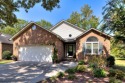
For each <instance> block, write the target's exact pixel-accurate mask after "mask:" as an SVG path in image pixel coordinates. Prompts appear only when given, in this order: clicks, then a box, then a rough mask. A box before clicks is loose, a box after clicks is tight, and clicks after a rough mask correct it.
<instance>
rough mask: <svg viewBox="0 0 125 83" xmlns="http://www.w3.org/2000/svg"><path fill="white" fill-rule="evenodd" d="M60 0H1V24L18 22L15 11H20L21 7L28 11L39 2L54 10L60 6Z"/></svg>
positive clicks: (44, 6) (47, 8)
mask: <svg viewBox="0 0 125 83" xmlns="http://www.w3.org/2000/svg"><path fill="white" fill-rule="evenodd" d="M59 2H60V0H6V1H5V0H0V26H1V27H2V26H5V25H10V26H12V25H14V24H15V23H16V22H17V18H16V15H15V14H14V12H18V11H19V8H24V9H25V11H26V12H28V10H29V9H30V8H32V7H34V6H35V5H36V4H37V3H41V6H42V7H43V8H44V9H46V10H50V11H51V10H53V8H55V7H59V5H58V4H59Z"/></svg>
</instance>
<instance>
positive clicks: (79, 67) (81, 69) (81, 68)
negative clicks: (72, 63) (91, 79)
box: [75, 65, 86, 72]
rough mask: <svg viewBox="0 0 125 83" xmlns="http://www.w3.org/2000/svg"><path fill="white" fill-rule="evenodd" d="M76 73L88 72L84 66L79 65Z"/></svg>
mask: <svg viewBox="0 0 125 83" xmlns="http://www.w3.org/2000/svg"><path fill="white" fill-rule="evenodd" d="M75 70H76V72H84V71H85V70H86V68H85V66H84V65H78V66H76V69H75Z"/></svg>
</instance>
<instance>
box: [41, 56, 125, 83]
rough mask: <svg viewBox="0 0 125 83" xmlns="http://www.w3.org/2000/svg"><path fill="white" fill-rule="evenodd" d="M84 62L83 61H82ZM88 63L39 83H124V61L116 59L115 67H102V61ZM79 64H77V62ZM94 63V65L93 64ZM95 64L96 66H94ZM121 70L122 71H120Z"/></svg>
mask: <svg viewBox="0 0 125 83" xmlns="http://www.w3.org/2000/svg"><path fill="white" fill-rule="evenodd" d="M83 62H84V61H83ZM89 62H90V63H87V64H85V63H80V64H78V65H77V66H76V67H74V68H70V69H68V70H66V71H65V72H59V73H58V74H57V75H56V76H52V77H50V78H48V79H46V80H42V81H40V82H39V83H50V82H52V83H86V82H88V83H89V82H100V83H123V82H125V77H124V76H125V74H124V71H125V59H116V60H115V64H116V65H115V66H112V67H106V66H104V64H105V60H104V59H101V58H100V60H99V59H97V57H96V58H92V59H91V61H89ZM78 63H79V62H78ZM93 63H94V64H93ZM95 63H96V64H95ZM121 70H122V71H121Z"/></svg>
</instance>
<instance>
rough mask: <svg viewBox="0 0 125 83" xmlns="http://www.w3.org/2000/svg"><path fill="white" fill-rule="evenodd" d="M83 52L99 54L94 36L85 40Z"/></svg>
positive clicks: (97, 43)
mask: <svg viewBox="0 0 125 83" xmlns="http://www.w3.org/2000/svg"><path fill="white" fill-rule="evenodd" d="M85 48H86V50H85V54H91V55H93V54H99V42H98V39H97V38H96V37H93V36H92V37H89V38H88V39H87V40H86V42H85Z"/></svg>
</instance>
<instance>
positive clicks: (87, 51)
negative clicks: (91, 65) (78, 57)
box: [86, 43, 92, 53]
mask: <svg viewBox="0 0 125 83" xmlns="http://www.w3.org/2000/svg"><path fill="white" fill-rule="evenodd" d="M91 47H92V44H91V43H86V53H91Z"/></svg>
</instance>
